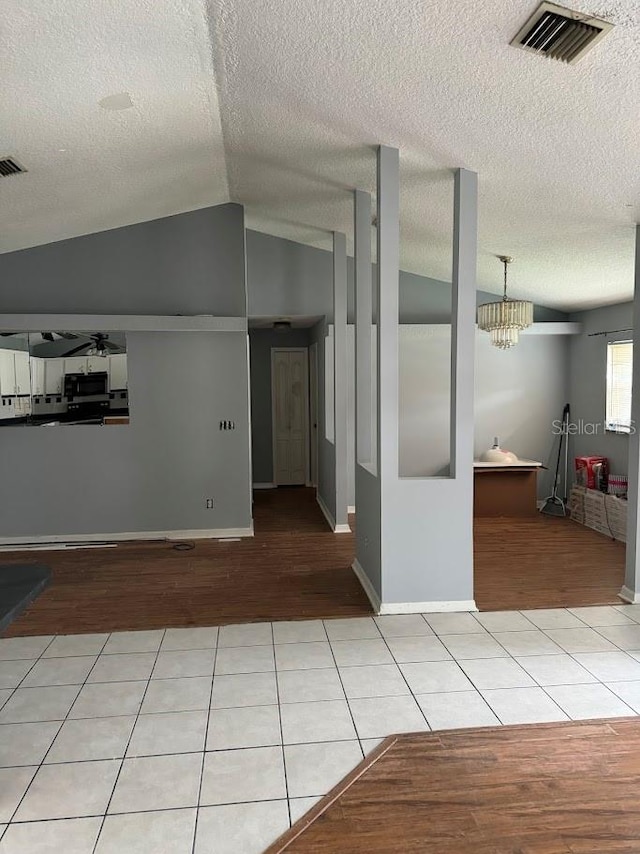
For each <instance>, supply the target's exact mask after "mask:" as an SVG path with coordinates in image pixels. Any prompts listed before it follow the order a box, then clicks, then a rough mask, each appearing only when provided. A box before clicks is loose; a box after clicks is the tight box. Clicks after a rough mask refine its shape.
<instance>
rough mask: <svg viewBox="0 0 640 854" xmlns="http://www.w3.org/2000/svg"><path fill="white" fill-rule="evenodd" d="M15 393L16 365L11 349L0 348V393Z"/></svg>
mask: <svg viewBox="0 0 640 854" xmlns="http://www.w3.org/2000/svg"><path fill="white" fill-rule="evenodd" d="M15 393H16V365H15V361H14V358H13V350H0V394H2V395H9V394H12V395H13V394H15Z"/></svg>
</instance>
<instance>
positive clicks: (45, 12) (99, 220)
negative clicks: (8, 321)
mask: <svg viewBox="0 0 640 854" xmlns="http://www.w3.org/2000/svg"><path fill="white" fill-rule="evenodd" d="M1 5H2V23H1V24H0V27H1V32H0V42H1V43H2V50H1V51H0V75H1V78H2V82H3V86H2V93H1V94H0V155H7V154H13V155H15V156H16V157H17V158H18V159H19V160H20V161H21V163H22V164H23V165H24V166H25V167H26V168H27V169H28V170H29V171H28V174H26V175H20V176H14V177H11V178H6V179H2V183H1V184H0V251H7V250H11V249H20V248H22V247H25V246H32V245H36V244H39V243H48V242H50V241H53V240H60V239H62V238H65V237H72V236H75V235H78V234H86V233H90V232H95V231H102V230H103V229H108V228H115V227H117V226H121V225H127V224H129V223H133V222H142V221H144V220H150V219H155V218H157V217H162V216H168V215H170V214H174V213H179V212H181V211H187V210H192V209H194V208H199V207H204V206H206V205H211V204H218V203H220V202H225V201H228V200H229V188H228V184H227V178H226V166H225V159H224V148H223V144H222V133H221V128H220V110H219V106H218V98H217V91H216V85H215V78H214V74H213V56H212V53H211V48H210V42H209V34H208V27H207V19H206V9H205V7H204V4H203V3H202V2H201V0H171V2H169V0H95V2H87V0H28V2H23V0H3V2H2V4H1ZM123 92H127V93H129V95H130V96H131V100H132V102H133V105H134V106H133V107H132V108H131V109H129V110H125V111H123V112H113V111H108V110H105V109H103V108H102V107H100V106H99V104H98V102H99V101H101V100H102V99H103V98H106V97H108V96H110V95H114V94H119V93H123ZM60 149H63V150H60Z"/></svg>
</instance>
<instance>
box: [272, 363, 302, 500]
mask: <svg viewBox="0 0 640 854" xmlns="http://www.w3.org/2000/svg"><path fill="white" fill-rule="evenodd" d="M271 406H272V420H273V480H274V483H275V484H276V485H282V486H284V485H287V484H289V485H294V484H295V485H297V484H304V483H306V482H307V469H308V448H309V392H308V373H307V350H306V348H305V347H300V348H298V347H296V348H277V349H276V348H273V349H272V350H271Z"/></svg>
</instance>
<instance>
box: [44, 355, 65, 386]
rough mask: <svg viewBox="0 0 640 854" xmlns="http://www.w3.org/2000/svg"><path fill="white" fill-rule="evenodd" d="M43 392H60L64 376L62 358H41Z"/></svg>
mask: <svg viewBox="0 0 640 854" xmlns="http://www.w3.org/2000/svg"><path fill="white" fill-rule="evenodd" d="M43 361H44V363H45V365H44V393H45V394H47V395H54V394H62V382H63V377H64V362H65V360H64V359H43Z"/></svg>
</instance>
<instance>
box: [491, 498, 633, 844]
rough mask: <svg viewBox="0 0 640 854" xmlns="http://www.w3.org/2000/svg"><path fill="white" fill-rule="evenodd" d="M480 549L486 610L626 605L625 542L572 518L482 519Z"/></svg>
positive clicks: (538, 516)
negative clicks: (623, 595) (622, 600)
mask: <svg viewBox="0 0 640 854" xmlns="http://www.w3.org/2000/svg"><path fill="white" fill-rule="evenodd" d="M474 553H475V571H474V580H475V600H476V605H477V606H478V608H479V609H480V610H481V611H508V610H521V609H526V608H564V607H578V606H581V605H608V604H618V605H619V604H620V599H619V597H618V593H619V592H620V588H621V587H622V584H623V582H624V561H625V545H624V543H620V542H618V541H616V540H611V539H609V537H605V536H604V535H603V534H598V533H597V532H596V531H592V530H591V529H590V528H585V527H584V525H578V524H577V523H576V522H572V521H571V520H570V519H564V518H554V517H551V516H543V515H542V514H539V515H537V516H533V517H531V518H529V519H506V518H500V519H488V518H484V519H476V522H475V526H474ZM639 850H640V849H639Z"/></svg>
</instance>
